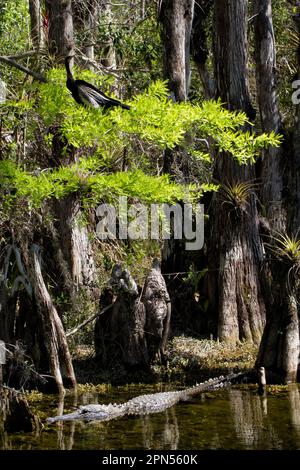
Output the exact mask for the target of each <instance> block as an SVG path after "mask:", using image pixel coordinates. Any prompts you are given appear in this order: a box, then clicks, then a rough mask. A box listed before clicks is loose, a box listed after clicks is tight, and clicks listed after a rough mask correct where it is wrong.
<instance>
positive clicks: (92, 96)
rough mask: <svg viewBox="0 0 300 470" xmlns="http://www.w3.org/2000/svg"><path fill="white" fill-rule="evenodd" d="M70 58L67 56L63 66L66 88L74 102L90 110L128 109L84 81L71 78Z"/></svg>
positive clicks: (125, 105)
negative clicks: (116, 107)
mask: <svg viewBox="0 0 300 470" xmlns="http://www.w3.org/2000/svg"><path fill="white" fill-rule="evenodd" d="M72 58H73V57H72V56H68V57H66V59H65V66H66V71H67V88H68V89H69V90H70V92H71V93H72V96H73V98H74V100H75V101H77V103H79V104H83V105H85V106H91V107H92V108H100V107H103V108H105V109H108V108H111V107H113V106H120V107H121V108H123V109H130V106H128V105H127V104H123V103H121V101H118V100H115V99H113V98H109V96H106V95H105V94H104V93H102V91H100V90H99V89H98V88H96V87H95V86H94V85H91V84H90V83H88V82H86V81H85V80H75V78H74V77H73V74H72V71H71V67H70V62H71V60H72Z"/></svg>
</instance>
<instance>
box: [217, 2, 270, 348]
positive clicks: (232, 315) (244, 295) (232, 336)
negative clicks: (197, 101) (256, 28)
mask: <svg viewBox="0 0 300 470" xmlns="http://www.w3.org/2000/svg"><path fill="white" fill-rule="evenodd" d="M247 9H248V2H247V0H236V1H227V0H216V1H215V20H214V21H215V38H214V41H215V44H214V55H215V57H214V58H215V79H216V86H217V93H218V96H220V97H221V99H222V101H223V102H224V103H226V104H227V106H228V108H229V109H231V110H243V111H245V112H246V113H247V114H248V116H249V118H253V117H254V111H253V108H252V106H251V100H250V95H249V89H248V71H247V60H248V58H247V48H248V41H247V24H248V17H247ZM214 177H215V179H216V180H217V181H219V182H220V184H221V185H226V186H234V185H236V184H238V183H245V182H248V181H249V180H253V179H254V177H255V175H254V169H253V168H251V167H249V166H246V165H243V166H240V165H238V164H237V163H236V162H235V161H234V160H233V159H232V158H230V156H228V155H223V154H221V155H218V156H217V158H216V161H215V168H214ZM225 202H226V201H225ZM210 220H211V221H212V223H211V234H210V240H209V245H210V246H209V293H210V304H211V307H212V308H213V309H214V310H215V312H218V336H219V338H220V339H221V340H224V341H228V342H236V341H237V340H239V339H246V340H249V341H254V342H259V340H260V337H261V334H262V330H263V326H264V322H265V306H264V301H263V298H262V292H261V283H260V263H261V261H262V257H263V252H262V245H261V241H260V238H259V231H258V225H259V222H258V214H257V208H256V200H255V197H254V196H253V195H252V194H249V196H248V198H247V200H245V201H243V204H240V205H238V204H237V205H236V206H235V207H232V206H229V205H228V204H224V200H222V198H221V197H220V194H218V195H216V196H214V198H213V201H212V210H211V217H210Z"/></svg>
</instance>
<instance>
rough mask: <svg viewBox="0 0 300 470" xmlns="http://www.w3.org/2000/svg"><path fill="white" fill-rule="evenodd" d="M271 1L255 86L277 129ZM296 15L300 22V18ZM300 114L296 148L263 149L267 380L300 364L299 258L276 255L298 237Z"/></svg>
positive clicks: (259, 9) (262, 24) (262, 17)
mask: <svg viewBox="0 0 300 470" xmlns="http://www.w3.org/2000/svg"><path fill="white" fill-rule="evenodd" d="M271 6H272V5H271V0H261V1H256V2H255V12H254V13H255V14H256V15H257V16H256V19H255V38H256V61H257V88H258V98H259V105H260V113H261V120H262V125H263V128H264V129H265V130H267V131H271V130H274V131H275V132H278V131H280V128H281V119H280V113H279V105H278V100H277V97H276V77H275V72H274V70H275V64H276V62H275V39H274V31H273V25H272V8H271ZM296 20H297V24H298V27H299V26H300V22H299V18H296ZM299 51H300V47H299ZM299 51H298V63H299V64H300V60H299V57H300V54H299ZM297 114H298V120H296V124H295V129H294V136H293V137H294V148H292V145H291V142H288V141H286V142H285V148H284V149H283V148H281V149H270V150H268V151H267V152H265V153H264V159H263V162H262V188H263V189H262V198H263V201H264V204H265V206H266V213H267V216H268V218H269V222H270V226H271V229H275V230H276V231H277V233H276V232H275V234H274V238H271V245H272V250H271V252H270V253H269V259H268V264H266V266H265V270H264V274H265V299H266V307H267V324H266V328H265V330H264V334H263V338H262V342H261V345H260V350H259V354H258V358H257V367H260V366H264V367H265V369H266V371H267V379H268V382H277V381H280V382H282V381H283V382H294V381H296V380H297V371H298V368H299V365H298V361H299V352H300V346H299V306H298V300H297V299H298V298H299V282H298V280H297V277H298V271H299V267H298V261H297V259H296V258H295V259H294V260H293V262H291V259H285V260H282V259H280V258H279V259H278V254H282V253H284V252H286V251H285V250H288V246H287V245H286V242H285V241H284V240H285V239H286V240H287V238H286V235H285V234H286V233H287V234H292V238H291V240H293V235H294V236H295V237H297V238H298V230H299V226H300V217H299V214H300V211H299V203H300V201H299V150H300V145H299V142H300V137H299V136H300V132H299V129H300V128H299V117H300V114H299V106H298V110H297ZM284 150H285V151H284ZM283 162H284V165H283ZM284 170H285V171H284ZM278 231H279V232H281V235H280V234H278ZM295 239H296V238H295ZM268 241H270V240H268ZM278 241H279V243H278ZM267 254H268V251H267Z"/></svg>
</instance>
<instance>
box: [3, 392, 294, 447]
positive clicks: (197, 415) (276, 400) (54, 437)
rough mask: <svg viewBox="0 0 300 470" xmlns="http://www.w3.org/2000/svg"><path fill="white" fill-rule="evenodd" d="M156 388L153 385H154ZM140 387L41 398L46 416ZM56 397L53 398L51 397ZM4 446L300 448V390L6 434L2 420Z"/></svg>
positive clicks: (203, 399) (227, 395) (234, 395)
mask: <svg viewBox="0 0 300 470" xmlns="http://www.w3.org/2000/svg"><path fill="white" fill-rule="evenodd" d="M153 391H154V390H153ZM141 393H149V388H147V389H144V390H142V389H141V388H139V389H138V390H137V393H133V392H132V390H131V391H130V392H129V391H128V389H126V388H124V389H121V388H118V389H115V390H112V392H111V393H110V396H107V397H105V399H104V398H103V396H95V395H94V394H85V395H83V396H80V397H79V398H77V397H75V396H73V397H72V396H67V397H65V398H64V399H63V398H62V399H60V400H59V401H58V402H56V403H55V406H53V405H54V403H53V402H51V401H50V399H49V400H48V402H47V400H44V401H43V402H41V403H40V404H39V405H38V406H39V410H40V411H42V412H43V413H44V416H54V415H55V414H60V413H61V412H63V411H65V412H66V411H67V412H69V411H71V409H72V408H73V407H76V406H77V405H78V404H83V403H96V402H99V403H103V402H106V403H108V402H112V401H120V400H121V401H126V400H128V399H129V398H131V397H132V396H134V395H140V394H141ZM52 400H53V398H52ZM0 447H1V448H2V449H61V450H71V449H79V450H84V449H104V450H113V449H128V450H129V449H146V450H148V449H167V450H176V449H299V448H300V393H299V389H298V387H297V385H291V386H289V388H288V390H287V392H284V393H280V394H279V395H278V394H277V395H268V396H267V397H261V396H259V395H257V393H256V392H255V391H251V390H239V389H231V390H227V391H221V392H215V393H210V394H206V395H202V396H199V397H196V398H195V399H193V401H192V402H185V403H181V404H179V405H177V406H175V407H173V408H171V409H169V410H166V411H165V412H162V413H157V414H153V415H148V416H136V417H134V416H130V417H122V418H120V419H115V420H112V421H107V422H90V423H85V422H79V421H78V422H76V421H74V422H61V423H59V422H58V423H55V424H53V425H46V426H45V428H44V429H43V431H42V432H41V433H40V434H35V435H34V434H30V433H27V434H26V433H17V434H7V433H6V432H5V431H4V429H3V427H1V421H0Z"/></svg>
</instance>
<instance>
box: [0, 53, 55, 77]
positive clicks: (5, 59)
mask: <svg viewBox="0 0 300 470" xmlns="http://www.w3.org/2000/svg"><path fill="white" fill-rule="evenodd" d="M0 62H3V63H4V64H7V65H11V66H12V67H15V68H16V69H18V70H21V72H24V73H27V75H30V76H31V77H33V78H35V79H36V80H38V81H39V82H41V83H47V81H48V80H47V78H46V77H44V75H41V74H40V73H37V72H34V71H33V70H30V69H28V68H27V67H24V65H21V64H19V63H18V62H16V61H15V60H13V59H10V58H8V57H4V56H0Z"/></svg>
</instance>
